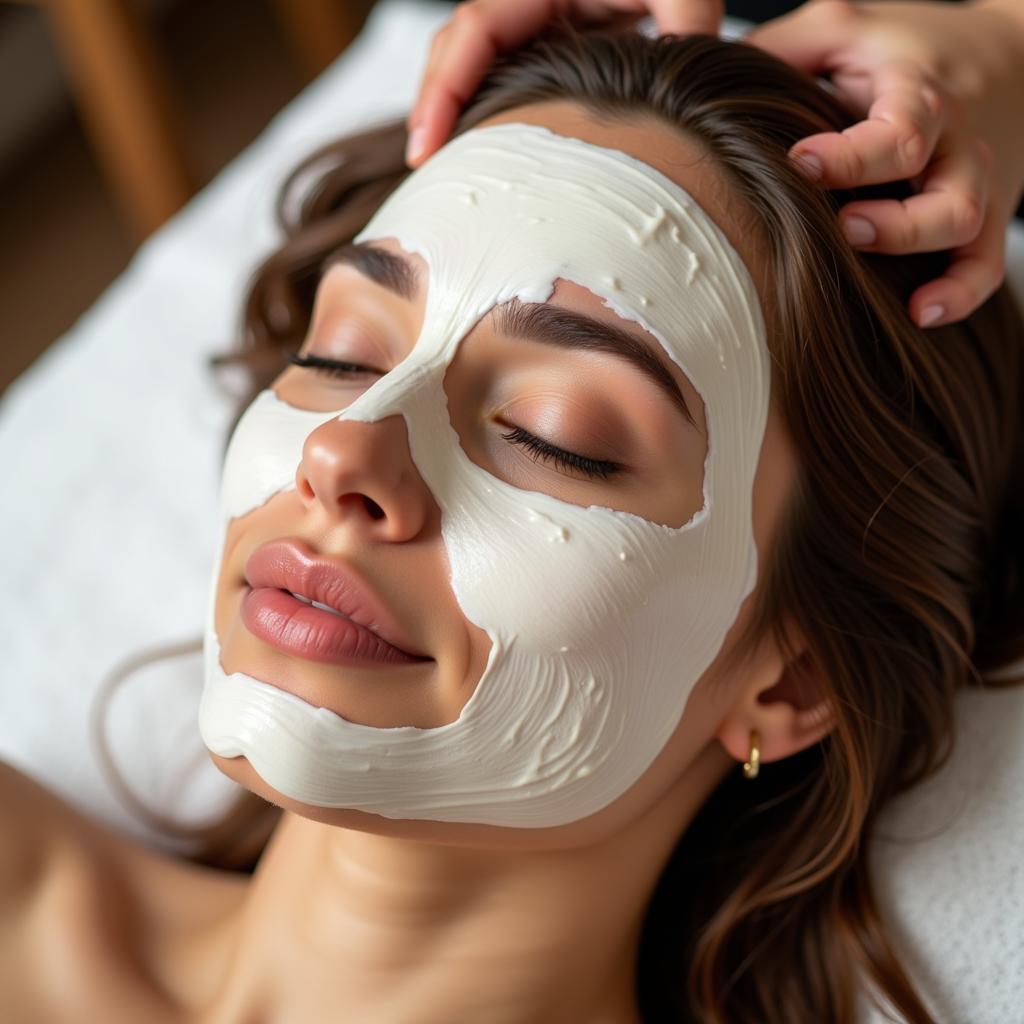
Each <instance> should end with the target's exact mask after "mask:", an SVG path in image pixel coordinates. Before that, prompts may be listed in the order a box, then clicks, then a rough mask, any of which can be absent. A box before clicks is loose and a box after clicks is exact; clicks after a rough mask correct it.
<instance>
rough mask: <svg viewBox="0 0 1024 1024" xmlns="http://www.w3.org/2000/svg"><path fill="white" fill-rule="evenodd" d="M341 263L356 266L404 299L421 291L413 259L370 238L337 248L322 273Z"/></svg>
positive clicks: (326, 259) (324, 265) (321, 269)
mask: <svg viewBox="0 0 1024 1024" xmlns="http://www.w3.org/2000/svg"><path fill="white" fill-rule="evenodd" d="M338 263H344V264H346V265H347V266H350V267H353V268H355V269H356V270H358V271H359V273H360V274H362V275H363V276H364V277H368V278H369V279H370V280H371V281H373V282H374V283H375V284H379V285H380V286H381V287H382V288H387V289H388V290H389V291H392V292H394V293H395V294H396V295H399V296H401V297H402V298H403V299H408V300H409V301H412V300H413V299H415V298H416V293H417V292H418V291H419V287H420V274H419V268H418V267H417V266H416V264H415V263H413V262H412V260H408V259H406V258H405V257H403V256H398V255H396V254H395V253H393V252H389V251H388V250H387V249H379V248H377V247H375V246H373V245H370V244H368V243H367V242H359V243H356V242H347V243H346V244H345V245H342V246H340V247H339V248H337V249H335V250H334V251H333V252H331V253H329V254H328V255H327V256H326V257H325V258H324V261H323V262H322V263H321V264H320V273H321V274H324V273H326V272H327V271H328V270H329V269H330V268H331V267H333V266H335V265H336V264H338Z"/></svg>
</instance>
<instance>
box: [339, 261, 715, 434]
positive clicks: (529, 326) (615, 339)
mask: <svg viewBox="0 0 1024 1024" xmlns="http://www.w3.org/2000/svg"><path fill="white" fill-rule="evenodd" d="M339 263H342V264H345V265H347V266H350V267H352V268H354V269H355V270H357V271H359V273H361V274H362V275H363V276H364V277H368V278H369V279H370V280H371V281H373V282H374V283H376V284H379V285H380V286H381V287H383V288H387V289H388V290H389V291H392V292H394V293H395V294H396V295H399V296H400V297H401V298H403V299H407V300H409V301H411V300H413V299H414V298H415V297H416V295H417V293H418V291H419V288H420V284H421V282H420V273H419V268H418V267H417V266H416V265H415V264H414V263H413V262H412V261H411V260H409V259H407V258H406V257H404V256H399V255H398V254H397V253H393V252H390V251H389V250H387V249H381V248H377V247H376V246H373V245H371V244H369V243H366V242H361V243H356V242H348V243H346V244H345V245H342V246H340V247H339V248H337V249H335V250H334V251H333V252H331V253H330V254H329V255H328V256H327V257H326V258H325V259H324V261H323V262H322V263H321V265H320V270H321V273H325V272H326V271H327V270H328V269H329V268H330V267H333V266H335V265H336V264H339ZM493 312H494V318H495V319H494V323H495V327H496V328H497V329H498V330H499V331H501V332H502V333H503V334H506V335H508V336H509V337H513V338H523V339H526V340H528V341H537V342H540V343H541V344H545V345H555V346H557V347H558V348H566V349H578V350H584V351H591V352H607V353H609V354H611V355H614V356H618V357H619V358H620V359H625V360H626V361H628V362H630V363H632V364H633V365H634V366H635V367H637V369H639V370H640V371H641V372H642V373H643V374H644V375H645V376H646V377H647V378H648V379H649V380H651V381H652V382H653V383H654V384H656V385H657V386H658V387H659V388H660V389H661V390H662V391H663V392H664V393H665V395H666V396H667V397H668V398H669V400H670V401H671V402H672V404H673V405H675V407H676V408H677V409H678V410H679V411H680V412H681V413H682V414H683V416H684V417H685V419H686V420H687V421H688V422H689V423H691V424H692V425H693V426H694V427H696V426H697V422H696V420H695V419H694V418H693V414H692V413H691V412H690V408H689V406H688V405H687V404H686V399H685V398H684V397H683V393H682V391H681V390H680V388H679V384H678V383H677V382H676V380H675V378H674V377H673V376H672V374H671V372H670V371H669V369H668V367H667V366H666V365H665V363H664V362H663V361H662V360H661V359H659V358H658V356H656V355H655V354H654V352H652V351H651V349H650V348H649V347H648V346H647V345H645V344H644V343H643V342H642V341H640V340H639V339H638V338H635V337H634V336H633V335H632V334H630V333H629V332H628V331H624V330H622V329H621V328H618V327H615V326H614V325H613V324H609V323H605V322H604V321H603V320H597V319H595V318H594V317H591V316H587V315H586V314H585V313H578V312H576V311H574V310H569V309H564V308H563V307H561V306H552V305H550V304H549V303H540V302H531V303H524V302H521V301H520V300H519V299H511V300H510V301H508V302H505V303H503V304H502V305H501V306H498V307H497V308H496V309H495V310H494V311H493ZM698 429H699V428H698Z"/></svg>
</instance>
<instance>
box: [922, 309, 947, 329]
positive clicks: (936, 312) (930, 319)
mask: <svg viewBox="0 0 1024 1024" xmlns="http://www.w3.org/2000/svg"><path fill="white" fill-rule="evenodd" d="M945 315H946V309H945V307H944V306H925V307H924V309H922V310H921V316H920V318H919V319H918V321H917V322H918V323H919V324H920V325H921V326H922V327H931V325H932V324H934V323H935V322H936V321H938V320H941V319H942V318H943V317H944V316H945Z"/></svg>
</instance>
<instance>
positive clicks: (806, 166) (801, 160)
mask: <svg viewBox="0 0 1024 1024" xmlns="http://www.w3.org/2000/svg"><path fill="white" fill-rule="evenodd" d="M793 159H794V160H795V161H796V164H797V166H798V167H799V168H800V170H801V171H803V172H804V174H806V175H807V177H808V178H813V179H814V181H817V180H818V179H819V178H820V177H821V176H822V174H824V172H825V169H824V168H823V167H822V165H821V160H819V159H818V157H816V156H815V155H814V154H813V153H795V154H794V155H793Z"/></svg>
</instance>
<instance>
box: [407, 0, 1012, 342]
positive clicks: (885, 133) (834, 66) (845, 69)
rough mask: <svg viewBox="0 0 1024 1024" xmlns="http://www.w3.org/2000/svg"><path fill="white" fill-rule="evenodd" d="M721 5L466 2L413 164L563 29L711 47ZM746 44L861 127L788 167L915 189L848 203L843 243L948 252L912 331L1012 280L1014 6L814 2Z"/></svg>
mask: <svg viewBox="0 0 1024 1024" xmlns="http://www.w3.org/2000/svg"><path fill="white" fill-rule="evenodd" d="M722 7H723V5H722V4H721V3H718V2H715V0H583V2H580V0H565V2H561V3H556V2H553V0H468V2H466V3H463V4H460V5H459V7H458V8H457V9H456V11H455V12H454V13H453V15H452V18H451V20H450V21H449V22H448V23H447V24H446V25H444V26H443V27H442V28H441V29H440V31H439V32H438V33H437V35H436V36H435V37H434V40H433V43H432V45H431V50H430V56H429V58H428V61H427V67H426V70H425V72H424V75H423V80H422V82H421V85H420V92H419V95H418V97H417V99H416V102H415V103H414V105H413V108H412V110H411V111H410V113H409V118H408V127H409V146H408V150H407V160H408V162H409V164H410V166H412V167H417V166H419V164H420V163H422V161H423V160H425V159H426V158H427V157H428V156H429V155H430V154H431V153H432V152H434V151H435V150H436V149H437V148H438V147H439V146H440V145H441V144H442V143H443V142H444V141H445V139H446V138H447V137H448V135H449V133H450V132H451V130H452V128H453V126H454V124H455V120H456V118H457V116H458V113H459V111H460V109H461V108H462V106H463V105H464V104H465V103H466V101H467V100H468V99H469V97H470V96H471V95H472V94H473V92H474V90H475V89H476V87H477V85H478V84H479V83H480V81H481V79H482V78H483V76H484V74H485V72H486V71H487V69H488V67H489V66H490V65H491V64H492V63H493V62H494V60H495V58H496V57H497V56H498V55H499V54H500V53H503V52H506V51H508V50H511V49H514V48H515V47H516V46H519V45H521V44H522V43H524V42H526V40H528V39H530V38H531V37H533V36H535V35H537V34H538V33H540V32H541V31H543V30H544V29H545V28H546V27H547V26H548V25H549V24H550V23H551V22H552V21H553V20H554V19H555V18H556V17H558V16H561V15H564V16H565V17H566V18H568V19H569V20H570V21H572V22H574V23H578V24H581V25H584V24H585V25H590V24H601V23H608V24H621V23H627V22H631V21H635V20H637V18H639V17H640V16H641V15H645V14H651V15H653V16H654V19H655V24H656V26H657V29H658V32H659V33H663V34H664V33H679V34H683V33H687V32H706V33H710V34H715V35H717V34H718V31H719V27H720V24H721V19H722V13H723V11H722ZM745 42H748V43H750V44H752V45H754V46H758V47H760V48H761V49H764V50H766V51H768V52H769V53H772V54H774V55H775V56H777V57H779V58H780V59H782V60H785V61H787V62H788V63H790V64H793V65H794V66H795V67H799V68H802V69H803V70H805V71H807V72H809V73H811V74H814V75H820V76H824V77H829V78H830V79H831V81H832V83H833V84H834V85H835V87H836V88H837V89H838V90H839V92H840V94H841V95H842V96H843V97H844V98H845V99H846V101H847V102H848V103H850V104H851V105H852V107H853V109H854V110H856V111H858V112H859V113H860V114H861V115H862V117H863V120H862V121H860V122H859V123H858V124H856V125H853V126H852V127H851V128H848V129H847V130H845V131H843V132H828V133H824V134H821V135H813V136H809V137H808V138H806V139H803V140H801V141H800V142H798V143H797V144H796V145H795V146H793V148H792V149H791V151H790V155H791V156H792V157H793V158H794V159H796V160H797V161H798V162H799V164H800V166H801V168H802V169H804V170H806V171H807V173H809V174H810V175H811V176H812V177H813V178H815V179H816V180H819V181H821V183H822V184H823V185H825V186H826V187H829V188H840V187H842V188H847V187H854V186H858V185H867V184H872V183H877V182H885V181H895V180H899V179H904V178H910V179H913V180H914V181H915V182H916V184H917V186H918V188H919V194H917V195H915V196H913V197H911V198H910V199H908V200H906V201H903V202H897V201H896V200H884V201H872V202H856V203H848V204H847V205H846V206H844V207H843V208H842V211H841V213H840V216H841V220H842V224H843V227H844V229H845V230H846V233H847V236H848V238H849V240H850V242H851V243H852V244H853V245H855V246H856V247H857V248H860V249H863V250H864V251H867V252H888V253H906V252H928V251H932V250H941V249H952V250H953V255H954V259H953V262H952V265H951V266H950V268H949V270H948V271H947V272H946V273H945V274H944V275H943V276H942V277H941V278H937V279H936V280H934V281H930V282H928V283H927V284H925V285H922V286H921V287H920V288H918V289H916V290H915V291H914V293H913V294H912V295H911V296H910V298H909V300H908V308H909V310H910V313H911V315H912V316H913V317H914V319H915V320H916V321H917V322H918V323H919V324H921V326H924V327H929V326H938V325H940V324H945V323H952V322H954V321H956V320H960V319H962V318H963V317H965V316H967V315H968V314H970V313H971V312H973V311H974V310H975V309H977V307H978V306H980V305H981V303H982V302H983V301H984V300H985V299H987V298H988V297H989V296H990V295H991V294H992V292H993V291H995V289H996V288H997V287H998V286H999V284H1000V283H1001V282H1002V280H1003V278H1004V276H1005V234H1006V227H1007V224H1008V223H1009V221H1010V218H1011V217H1012V216H1013V213H1014V210H1015V209H1016V207H1017V204H1018V203H1019V202H1020V199H1021V192H1022V189H1024V133H1022V132H1021V131H1020V103H1019V97H1020V96H1021V95H1022V93H1024V4H1021V3H1020V2H1019V0H974V2H973V3H962V4H949V3H934V2H920V0H919V2H910V3H894V2H892V0H884V2H875V3H857V4H853V3H849V2H847V0H812V2H808V3H805V4H803V5H802V6H801V7H799V8H797V9H796V10H795V11H794V12H792V13H791V14H789V15H786V16H784V17H781V18H776V19H774V20H772V21H769V22H766V23H765V24H763V25H761V26H758V27H757V28H755V29H753V30H752V31H751V32H750V33H749V34H748V35H747V36H746V37H745Z"/></svg>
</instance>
